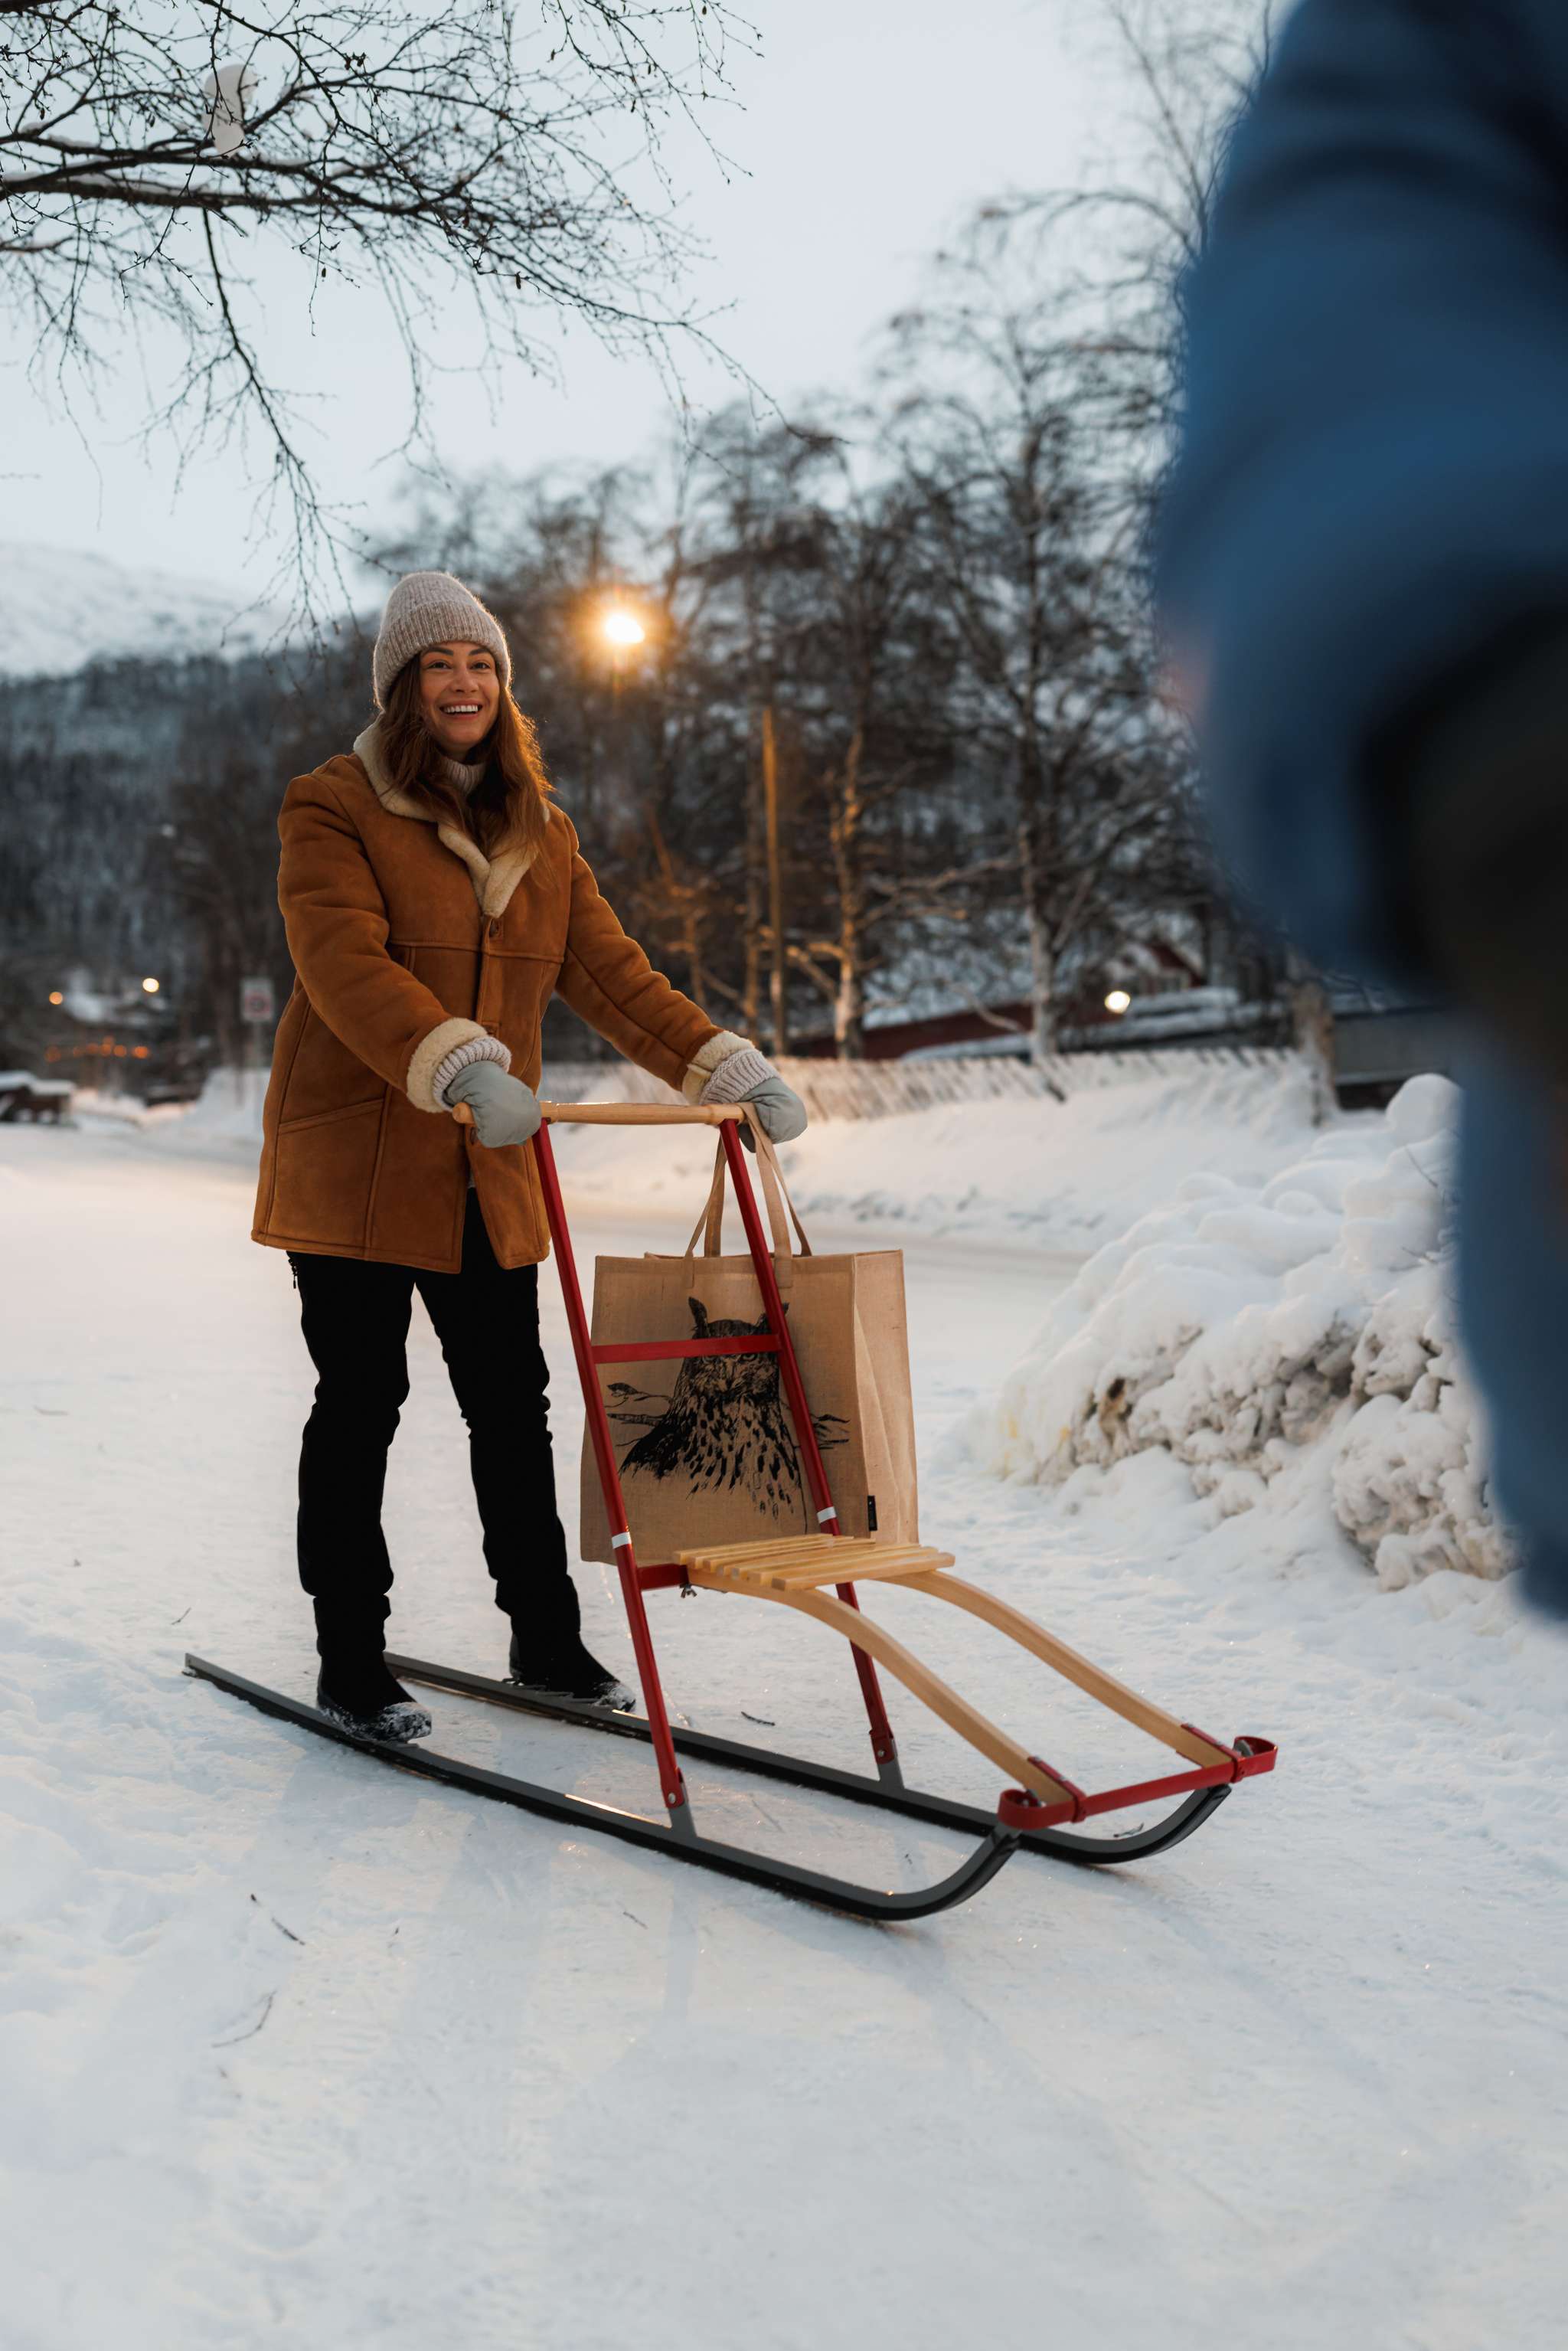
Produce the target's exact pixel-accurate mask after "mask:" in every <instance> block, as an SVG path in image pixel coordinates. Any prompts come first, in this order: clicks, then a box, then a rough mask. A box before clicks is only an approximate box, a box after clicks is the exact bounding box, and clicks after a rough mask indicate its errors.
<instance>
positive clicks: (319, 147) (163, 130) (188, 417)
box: [0, 0, 751, 605]
mask: <svg viewBox="0 0 1568 2351" xmlns="http://www.w3.org/2000/svg"><path fill="white" fill-rule="evenodd" d="M750 42H751V36H750V33H749V28H748V27H747V26H746V25H745V24H744V23H743V21H742V20H741V19H740V18H739V17H738V16H737V15H736V14H735V13H734V12H733V10H732V9H731V8H730V6H729V5H727V0H706V5H705V0H625V5H622V0H535V5H532V6H531V7H530V8H529V9H528V12H527V18H526V20H525V19H524V18H522V17H520V16H518V15H517V13H515V12H514V11H513V10H512V9H511V8H509V7H507V6H506V5H497V0H451V5H434V0H415V5H413V7H412V8H410V7H409V6H406V5H403V0H261V5H256V6H250V5H246V0H175V5H162V0H124V4H123V5H122V0H0V302H3V303H4V304H5V308H7V309H8V311H9V314H10V317H11V319H12V320H13V321H14V327H15V331H16V333H17V334H18V336H19V337H20V338H21V339H22V340H23V342H24V344H25V345H26V348H28V349H29V350H30V352H31V355H32V367H33V371H34V375H35V380H36V381H37V382H38V384H39V385H40V386H41V387H43V388H45V389H46V390H47V391H48V392H50V393H51V394H52V395H53V396H56V397H60V398H64V399H66V400H67V401H68V402H69V401H72V400H79V399H80V398H82V397H83V396H84V395H85V396H86V397H87V398H88V399H89V401H90V400H92V399H95V398H96V399H97V400H98V401H99V404H100V405H101V404H102V403H103V402H107V401H108V400H110V398H111V397H112V398H114V399H116V400H117V401H118V400H120V399H122V398H123V393H122V392H121V391H120V386H121V385H122V383H123V381H124V378H125V375H126V373H127V367H126V360H127V357H128V351H129V350H131V348H133V346H131V345H130V344H129V343H128V338H131V337H134V336H136V335H137V334H139V333H140V332H141V330H143V329H152V330H153V333H152V340H153V343H154V345H155V346H156V347H157V348H156V350H155V353H154V356H155V358H156V357H157V356H158V353H159V352H162V353H164V354H167V353H169V352H172V362H171V366H172V375H171V376H170V378H169V380H168V381H166V383H165V385H164V390H163V392H162V396H161V397H160V399H159V400H158V402H157V405H156V410H155V413H154V414H153V415H152V418H151V419H149V420H148V429H149V430H154V431H157V432H158V433H160V434H166V435H172V436H174V437H175V440H176V442H177V444H178V445H179V446H181V447H182V448H183V450H185V451H187V452H189V451H191V450H193V449H195V448H197V447H201V446H204V445H205V446H209V447H210V446H211V445H213V444H223V443H225V442H227V441H229V440H232V439H239V440H241V441H243V442H245V443H246V444H255V447H256V450H257V452H258V453H259V460H260V472H261V475H262V479H263V483H264V486H265V490H266V494H267V497H268V498H269V500H270V501H271V502H272V507H273V509H274V518H275V520H276V521H277V523H279V524H280V525H281V526H282V528H283V530H284V534H285V538H286V541H287V545H288V547H289V548H290V549H291V550H292V553H293V556H294V558H295V559H296V561H297V564H298V571H297V576H296V583H295V584H296V586H297V588H298V590H300V592H302V594H303V596H304V599H305V601H306V602H307V604H308V605H309V604H311V603H312V602H313V601H314V599H315V598H316V597H317V596H318V595H319V594H320V593H321V592H322V591H323V590H324V588H325V589H328V590H332V591H334V592H335V591H336V590H337V588H338V586H339V583H338V582H337V581H336V579H335V565H334V562H333V557H334V552H335V550H336V549H337V548H339V547H340V545H341V544H342V542H343V533H344V530H345V528H346V525H345V523H344V520H343V517H342V516H341V515H340V514H339V513H337V512H335V511H334V510H333V509H332V508H331V507H330V505H329V501H328V500H327V499H326V498H325V497H324V495H323V492H322V490H321V487H320V485H319V482H318V480H317V478H316V475H315V473H314V471H313V468H312V465H311V462H310V458H309V456H308V444H307V443H306V441H305V439H304V437H303V435H302V432H301V425H300V408H299V403H298V400H297V399H296V398H295V397H294V396H293V395H292V394H291V393H290V392H289V390H288V388H287V385H286V384H285V383H284V382H283V381H281V380H280V374H279V370H278V367H277V363H276V360H275V358H274V356H273V348H272V344H271V341H270V340H269V337H268V332H267V321H266V318H265V315H264V312H263V310H262V308H261V307H260V304H259V302H258V300H257V298H256V289H255V287H254V286H253V284H252V282H251V277H252V272H253V269H254V265H255V263H256V260H257V259H258V258H260V257H261V256H264V255H265V254H267V252H268V251H269V250H270V251H273V252H276V253H277V254H278V255H280V256H283V257H284V258H285V259H286V260H287V262H288V264H289V265H290V266H291V267H292V268H293V269H294V270H295V271H297V273H298V281H299V283H300V290H301V293H302V295H303V296H305V297H306V298H307V299H308V301H309V303H310V304H311V305H312V306H313V308H316V309H319V308H320V307H321V306H322V305H325V304H329V303H330V302H331V301H332V300H333V299H334V298H335V297H337V296H338V295H340V292H341V291H342V289H345V288H350V287H352V288H364V289H369V290H370V291H371V292H372V293H373V294H374V295H376V296H378V297H379V298H380V299H381V301H382V304H383V305H384V306H385V308H386V310H387V312H389V313H390V315H391V317H392V320H393V322H394V324H395V328H396V331H397V334H398V337H399V339H400V341H401V347H402V353H403V356H404V360H405V363H406V374H407V381H406V410H407V416H406V425H405V433H406V442H405V445H413V446H420V445H423V444H422V439H421V436H422V434H423V428H424V424H425V415H426V398H427V393H428V390H429V385H430V381H431V374H432V370H433V367H434V364H435V363H436V360H437V358H438V356H439V355H440V354H442V353H443V352H449V351H450V350H451V347H452V343H453V340H454V334H455V328H456V324H457V321H458V320H459V319H461V318H463V317H464V316H466V317H467V318H468V319H470V320H471V321H473V322H474V323H475V324H476V327H477V329H478V335H479V339H480V340H479V351H480V357H479V360H478V362H477V364H478V365H479V368H480V370H481V371H482V373H484V374H485V375H486V377H487V378H488V379H489V380H491V381H494V379H495V375H496V371H497V366H498V364H499V362H500V361H501V360H504V359H505V358H506V357H507V356H511V357H515V358H519V359H521V360H524V361H525V362H526V363H527V364H528V365H529V366H530V367H532V368H534V369H535V370H537V371H546V372H549V371H553V370H554V369H555V366H556V364H557V361H556V355H555V350H554V348H553V344H552V340H551V336H552V331H553V329H556V328H557V327H558V326H559V321H560V319H562V317H563V316H564V315H569V314H570V315H571V316H574V317H576V318H578V319H582V320H584V321H586V323H587V324H588V325H589V326H590V327H591V329H593V330H594V331H595V332H596V333H598V334H599V335H600V336H601V337H602V338H603V339H604V340H607V341H609V342H611V343H612V344H615V345H622V346H625V345H632V346H636V347H638V348H640V349H642V350H645V351H652V352H653V354H654V355H655V356H656V357H660V358H662V359H663V360H664V361H665V363H666V364H668V363H671V362H673V360H674V355H675V351H676V346H677V343H678V340H679V339H680V337H681V336H682V335H683V334H692V333H699V332H700V331H701V329H700V322H699V321H698V320H697V319H695V316H694V314H693V313H692V312H691V310H690V309H689V308H687V307H685V305H684V304H683V303H682V302H681V300H680V299H679V297H678V290H677V289H678V286H679V281H680V278H681V275H682V271H683V269H684V267H685V264H686V263H687V261H688V260H689V259H690V258H691V256H692V252H693V246H692V241H691V239H690V237H689V235H687V233H686V232H685V230H684V228H683V227H682V225H681V224H680V222H679V218H678V210H677V207H676V205H675V204H674V199H673V192H672V191H671V190H670V189H669V188H668V187H667V186H666V185H662V184H661V164H660V153H659V141H660V134H661V131H662V129H663V128H664V126H665V125H667V123H668V122H669V120H671V118H672V117H674V116H686V117H692V118H698V117H700V118H702V120H704V121H706V114H707V110H708V108H709V106H710V105H711V103H712V101H713V100H714V99H716V98H717V97H719V96H721V95H722V93H723V92H724V89H725V87H726V74H727V57H728V56H729V54H730V52H731V51H732V49H733V48H734V47H736V46H737V44H739V45H740V46H742V47H749V46H750ZM397 437H398V436H397V434H395V432H394V433H393V434H392V438H393V439H394V440H396V439H397Z"/></svg>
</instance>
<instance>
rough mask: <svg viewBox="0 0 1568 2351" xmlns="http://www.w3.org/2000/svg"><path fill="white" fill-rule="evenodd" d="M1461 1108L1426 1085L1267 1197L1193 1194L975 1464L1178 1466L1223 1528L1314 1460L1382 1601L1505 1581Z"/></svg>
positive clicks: (1055, 1348) (1032, 1369) (1035, 1371)
mask: <svg viewBox="0 0 1568 2351" xmlns="http://www.w3.org/2000/svg"><path fill="white" fill-rule="evenodd" d="M1457 1099H1458V1096H1457V1090H1456V1089H1455V1088H1454V1087H1453V1086H1451V1085H1450V1084H1449V1083H1448V1081H1447V1080H1446V1079H1443V1078H1436V1077H1427V1078H1417V1079H1414V1080H1412V1081H1411V1082H1410V1083H1409V1084H1408V1085H1406V1087H1405V1088H1404V1089H1403V1090H1402V1091H1401V1092H1400V1093H1399V1094H1398V1096H1397V1097H1396V1100H1395V1102H1393V1103H1392V1104H1391V1105H1390V1107H1389V1109H1388V1111H1387V1113H1386V1115H1385V1119H1382V1120H1378V1121H1375V1122H1373V1123H1368V1124H1364V1125H1361V1126H1355V1127H1352V1126H1345V1127H1341V1128H1336V1129H1334V1130H1333V1131H1331V1132H1330V1133H1329V1134H1325V1135H1322V1136H1321V1137H1320V1138H1319V1140H1318V1141H1317V1142H1316V1143H1314V1144H1312V1147H1311V1148H1310V1149H1309V1150H1307V1151H1306V1152H1305V1153H1304V1155H1301V1157H1299V1158H1297V1159H1296V1160H1295V1161H1294V1162H1293V1164H1291V1165H1289V1166H1286V1167H1284V1168H1283V1169H1281V1171H1280V1172H1279V1173H1278V1174H1276V1175H1272V1176H1271V1177H1270V1179H1269V1180H1267V1181H1266V1182H1263V1183H1258V1182H1255V1181H1244V1180H1240V1179H1239V1178H1238V1177H1237V1176H1236V1175H1224V1174H1219V1173H1216V1172H1209V1173H1206V1174H1201V1175H1189V1176H1188V1177H1187V1178H1186V1181H1185V1182H1184V1183H1182V1184H1180V1185H1179V1186H1177V1188H1176V1195H1175V1198H1174V1199H1173V1200H1172V1201H1171V1202H1170V1203H1169V1204H1168V1205H1166V1207H1161V1208H1158V1209H1156V1210H1155V1211H1154V1212H1153V1213H1152V1214H1150V1215H1147V1216H1145V1217H1143V1218H1141V1219H1140V1220H1139V1221H1138V1222H1137V1223H1136V1224H1134V1226H1133V1228H1132V1229H1131V1230H1130V1231H1129V1232H1128V1233H1126V1235H1125V1236H1124V1238H1121V1239H1119V1240H1116V1241H1113V1242H1112V1243H1111V1244H1109V1245H1108V1246H1107V1247H1105V1248H1103V1249H1101V1250H1100V1251H1099V1252H1098V1253H1097V1254H1096V1255H1095V1256H1094V1257H1093V1258H1092V1259H1091V1260H1090V1262H1089V1263H1088V1264H1087V1265H1086V1266H1085V1267H1084V1268H1083V1270H1082V1273H1081V1274H1080V1275H1079V1278H1078V1280H1076V1281H1075V1282H1074V1283H1073V1284H1072V1286H1071V1289H1070V1290H1067V1291H1066V1292H1065V1293H1064V1294H1063V1296H1062V1297H1061V1300H1060V1301H1059V1302H1058V1304H1057V1306H1056V1308H1055V1310H1054V1311H1053V1312H1052V1314H1051V1319H1050V1321H1049V1322H1047V1324H1046V1326H1045V1328H1044V1330H1043V1331H1042V1332H1041V1333H1040V1338H1039V1339H1038V1340H1037V1342H1036V1343H1035V1345H1034V1347H1033V1349H1032V1350H1031V1352H1030V1354H1029V1355H1028V1356H1027V1357H1026V1358H1025V1360H1024V1361H1023V1363H1022V1364H1019V1367H1018V1368H1017V1369H1016V1370H1015V1371H1014V1373H1013V1374H1012V1375H1011V1377H1010V1378H1009V1380H1008V1382H1007V1384H1006V1385H1005V1387H1004V1389H1003V1391H1002V1395H1001V1397H1000V1399H999V1402H998V1405H996V1406H995V1407H993V1408H990V1409H988V1410H987V1411H985V1412H983V1413H981V1414H979V1415H977V1416H976V1419H975V1421H974V1423H973V1424H972V1425H971V1429H970V1437H971V1442H972V1443H973V1444H974V1446H975V1448H976V1450H977V1453H978V1454H979V1456H980V1458H981V1459H982V1460H983V1461H985V1462H986V1463H987V1464H988V1466H989V1467H990V1468H993V1469H995V1470H997V1471H998V1472H1001V1473H1002V1474H1004V1475H1008V1476H1012V1477H1019V1478H1024V1479H1040V1480H1044V1481H1046V1482H1049V1483H1052V1484H1057V1483H1061V1481H1062V1480H1064V1479H1067V1478H1068V1477H1070V1476H1071V1473H1072V1472H1073V1471H1074V1470H1075V1469H1078V1468H1082V1467H1084V1466H1086V1465H1098V1466H1106V1465H1109V1464H1111V1463H1113V1462H1116V1461H1119V1460H1122V1459H1124V1458H1125V1457H1126V1456H1127V1455H1129V1454H1134V1453H1140V1452H1144V1451H1146V1450H1148V1449H1150V1448H1153V1447H1164V1448H1165V1449H1166V1450H1167V1451H1168V1452H1170V1453H1171V1454H1173V1455H1174V1456H1175V1457H1176V1459H1177V1460H1179V1461H1182V1462H1184V1463H1186V1466H1187V1468H1188V1469H1189V1471H1190V1473H1191V1476H1192V1479H1193V1483H1194V1485H1195V1486H1196V1488H1197V1490H1198V1492H1199V1493H1200V1494H1206V1495H1212V1496H1213V1497H1214V1498H1215V1499H1216V1501H1217V1503H1218V1509H1219V1510H1220V1512H1221V1513H1222V1514H1224V1515H1229V1514H1231V1513H1233V1512H1236V1511H1240V1510H1248V1509H1249V1508H1251V1507H1252V1506H1253V1505H1254V1504H1256V1503H1258V1502H1260V1501H1262V1500H1263V1499H1265V1498H1266V1497H1267V1496H1268V1494H1269V1491H1270V1486H1271V1485H1272V1483H1273V1481H1274V1480H1275V1479H1278V1478H1279V1476H1280V1475H1281V1471H1283V1470H1285V1469H1287V1468H1292V1467H1293V1466H1295V1465H1296V1464H1298V1463H1299V1462H1300V1461H1301V1458H1302V1456H1303V1454H1304V1453H1305V1452H1307V1451H1309V1450H1311V1449H1313V1448H1316V1449H1318V1451H1319V1453H1320V1456H1321V1459H1322V1467H1323V1469H1324V1472H1325V1474H1326V1475H1327V1477H1328V1479H1329V1481H1330V1486H1331V1489H1332V1499H1333V1513H1334V1516H1335V1518H1336V1520H1338V1523H1339V1525H1340V1526H1341V1527H1342V1528H1343V1530H1344V1531H1345V1532H1346V1533H1348V1534H1349V1535H1350V1536H1351V1537H1352V1538H1353V1539H1354V1541H1355V1542H1356V1543H1357V1544H1358V1545H1359V1546H1360V1548H1361V1549H1362V1551H1363V1552H1364V1553H1365V1554H1366V1555H1367V1557H1368V1558H1369V1559H1370V1560H1371V1561H1372V1562H1373V1564H1374V1565H1375V1569H1376V1572H1377V1575H1378V1579H1379V1581H1380V1583H1384V1584H1385V1585H1397V1584H1404V1583H1410V1582H1412V1581H1413V1580H1414V1579H1415V1578H1416V1577H1417V1576H1420V1575H1423V1574H1426V1573H1429V1572H1430V1571H1431V1570H1433V1569H1435V1568H1458V1569H1464V1570H1467V1571H1469V1573H1471V1574H1475V1575H1483V1576H1497V1575H1500V1574H1501V1573H1503V1572H1504V1571H1505V1569H1506V1568H1507V1567H1509V1566H1510V1565H1511V1557H1510V1553H1509V1549H1508V1545H1507V1541H1506V1539H1505V1537H1504V1535H1503V1534H1502V1532H1501V1531H1500V1528H1499V1527H1498V1526H1497V1524H1496V1523H1495V1521H1494V1520H1493V1519H1492V1518H1491V1515H1490V1509H1489V1506H1488V1499H1487V1483H1486V1467H1485V1452H1484V1442H1483V1434H1482V1430H1481V1426H1480V1422H1479V1411H1478V1406H1477V1404H1476V1400H1475V1398H1474V1397H1473V1395H1471V1393H1470V1391H1469V1388H1468V1387H1467V1385H1466V1384H1465V1380H1464V1375H1463V1373H1462V1371H1461V1368H1460V1364H1459V1361H1458V1351H1457V1347H1456V1343H1455V1332H1454V1322H1453V1310H1452V1302H1451V1297H1450V1292H1449V1286H1448V1276H1447V1259H1446V1241H1447V1237H1448V1222H1449V1216H1450V1209H1451V1193H1450V1188H1449V1163H1450V1152H1451V1134H1452V1125H1453V1115H1454V1107H1455V1104H1456V1102H1457Z"/></svg>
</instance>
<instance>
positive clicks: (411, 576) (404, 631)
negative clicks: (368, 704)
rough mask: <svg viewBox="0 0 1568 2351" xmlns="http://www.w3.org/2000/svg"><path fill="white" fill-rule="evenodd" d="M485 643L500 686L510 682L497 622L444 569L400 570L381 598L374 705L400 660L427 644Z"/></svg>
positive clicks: (382, 701)
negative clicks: (383, 605) (384, 600)
mask: <svg viewBox="0 0 1568 2351" xmlns="http://www.w3.org/2000/svg"><path fill="white" fill-rule="evenodd" d="M449 641H450V642H452V643H458V644H473V645H486V646H487V647H488V648H489V650H490V652H491V653H494V654H495V656H496V663H497V667H498V669H499V670H500V673H501V684H503V685H510V684H511V682H512V657H511V655H510V653H508V652H507V640H506V638H505V637H504V636H503V635H502V633H501V624H500V622H499V621H497V618H496V616H495V614H494V613H493V612H487V611H486V610H485V607H484V605H483V604H481V602H480V601H479V599H478V598H477V596H472V595H470V594H469V592H468V590H467V589H466V588H465V586H464V585H463V582H462V581H461V580H454V578H453V577H452V574H451V572H450V571H410V572H406V573H405V574H404V575H403V577H402V579H401V580H399V581H398V583H397V586H396V587H395V588H394V589H393V590H392V594H391V595H390V596H389V597H388V598H387V608H386V611H384V612H383V613H382V625H381V628H380V631H379V632H378V633H377V636H376V650H375V656H374V660H373V663H372V665H371V674H372V676H373V678H374V681H375V689H376V708H377V709H378V710H384V709H385V708H386V704H387V695H389V694H390V693H391V692H392V680H393V678H395V677H396V675H397V674H398V672H399V670H400V669H402V665H403V664H404V662H411V661H413V657H414V655H415V654H416V653H423V652H424V650H425V648H426V647H427V646H428V645H439V644H444V643H448V642H449Z"/></svg>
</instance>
